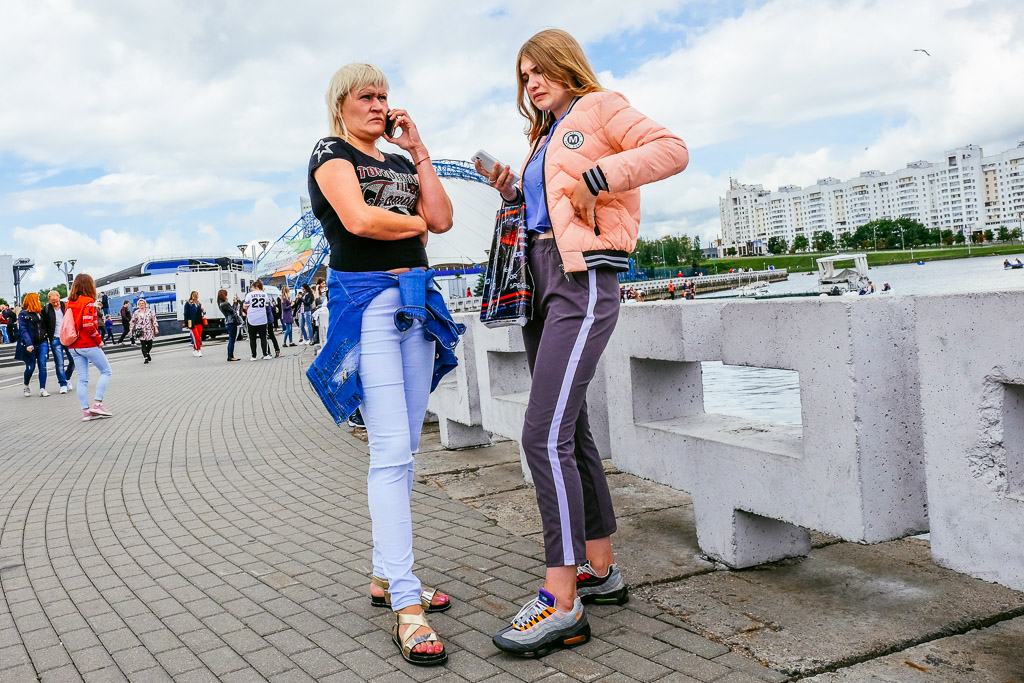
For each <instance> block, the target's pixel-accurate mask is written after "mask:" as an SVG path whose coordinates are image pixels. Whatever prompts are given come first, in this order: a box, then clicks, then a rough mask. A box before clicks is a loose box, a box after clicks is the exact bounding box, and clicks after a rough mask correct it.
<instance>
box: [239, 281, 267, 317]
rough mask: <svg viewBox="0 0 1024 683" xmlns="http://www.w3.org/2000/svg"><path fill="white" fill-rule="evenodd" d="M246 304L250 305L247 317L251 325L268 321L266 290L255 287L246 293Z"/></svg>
mask: <svg viewBox="0 0 1024 683" xmlns="http://www.w3.org/2000/svg"><path fill="white" fill-rule="evenodd" d="M243 305H244V306H247V307H248V310H247V311H246V319H247V320H248V321H249V324H250V325H265V324H266V323H267V295H266V293H265V292H263V291H261V290H258V289H253V290H251V291H250V292H249V293H248V294H246V295H245V302H244V303H243Z"/></svg>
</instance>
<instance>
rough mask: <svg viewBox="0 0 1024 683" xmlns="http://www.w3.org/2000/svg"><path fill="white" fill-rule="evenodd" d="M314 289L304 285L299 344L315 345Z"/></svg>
mask: <svg viewBox="0 0 1024 683" xmlns="http://www.w3.org/2000/svg"><path fill="white" fill-rule="evenodd" d="M314 298H315V297H314V296H313V289H312V288H311V287H310V286H309V284H308V283H306V284H303V285H302V294H301V296H300V299H301V301H302V313H301V314H300V315H301V317H300V318H299V343H300V344H312V343H313V301H314Z"/></svg>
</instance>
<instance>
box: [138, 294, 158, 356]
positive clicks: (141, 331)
mask: <svg viewBox="0 0 1024 683" xmlns="http://www.w3.org/2000/svg"><path fill="white" fill-rule="evenodd" d="M138 306H139V307H138V308H137V309H135V313H133V314H132V320H131V333H132V339H135V338H136V337H138V339H139V345H140V346H141V347H142V357H143V358H145V359H146V360H145V361H143V363H142V364H143V365H145V364H146V363H149V362H150V361H152V360H153V356H152V355H151V354H150V351H152V350H153V338H154V337H156V335H158V334H160V325H159V323H157V320H156V313H154V312H153V309H151V308H150V307H149V306H148V305H146V300H145V299H139V303H138Z"/></svg>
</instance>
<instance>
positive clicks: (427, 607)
mask: <svg viewBox="0 0 1024 683" xmlns="http://www.w3.org/2000/svg"><path fill="white" fill-rule="evenodd" d="M370 583H372V584H373V585H374V586H376V587H377V588H380V589H381V590H383V591H384V597H379V596H377V595H372V594H371V595H370V604H371V605H373V606H374V607H391V593H390V591H388V588H390V587H391V582H390V581H388V580H387V579H382V578H380V577H379V576H374V575H371V576H370ZM436 594H437V589H436V588H428V587H426V586H424V587H423V592H422V593H420V606H421V607H423V611H424V612H428V613H432V614H433V613H436V612H444V611H445V610H447V609H450V608H451V606H452V600H451V596H449V598H448V600H447V601H446V602H444V603H442V604H440V605H435V604H434V595H436Z"/></svg>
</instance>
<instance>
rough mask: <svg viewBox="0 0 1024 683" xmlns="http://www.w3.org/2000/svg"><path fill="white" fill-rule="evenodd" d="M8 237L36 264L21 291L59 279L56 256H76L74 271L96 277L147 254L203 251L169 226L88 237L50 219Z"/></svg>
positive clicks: (61, 257) (60, 258)
mask: <svg viewBox="0 0 1024 683" xmlns="http://www.w3.org/2000/svg"><path fill="white" fill-rule="evenodd" d="M11 238H12V241H13V243H14V244H15V245H17V249H16V251H17V253H18V255H19V257H27V258H31V259H33V260H34V261H35V264H36V265H35V268H33V269H32V270H30V271H29V272H28V273H27V274H26V276H25V279H24V281H23V282H24V283H25V285H24V287H23V289H24V290H25V291H31V290H33V289H39V288H41V287H49V286H52V285H54V284H57V283H59V282H62V281H63V275H62V274H61V272H60V271H58V270H57V268H56V267H55V266H54V265H53V261H56V260H61V261H64V260H68V259H76V263H75V270H74V272H75V273H76V274H78V273H89V274H91V275H94V276H96V277H99V276H102V275H106V274H109V273H112V272H114V271H116V270H118V269H120V268H124V267H125V266H128V265H131V264H133V263H139V262H140V261H142V260H143V259H144V258H146V257H147V256H150V255H157V254H189V253H195V252H197V251H203V252H205V251H206V250H205V249H201V250H197V249H196V247H195V244H194V243H193V242H191V241H190V240H188V239H187V238H186V237H184V236H183V235H182V234H181V233H180V232H178V231H173V230H165V231H163V232H161V233H159V234H158V235H156V236H153V237H151V236H146V235H142V234H139V233H136V232H128V231H117V230H103V231H102V232H101V233H100V234H99V237H91V236H89V235H87V234H85V233H83V232H81V231H79V230H75V229H73V228H69V227H67V226H65V225H61V224H59V223H54V224H48V225H39V226H36V227H34V228H25V227H20V226H19V227H15V228H14V229H13V230H12V231H11Z"/></svg>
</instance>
